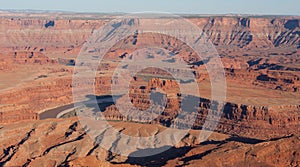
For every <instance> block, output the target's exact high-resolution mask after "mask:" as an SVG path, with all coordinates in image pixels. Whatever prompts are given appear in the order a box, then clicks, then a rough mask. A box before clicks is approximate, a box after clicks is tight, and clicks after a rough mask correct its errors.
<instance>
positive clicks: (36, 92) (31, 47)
mask: <svg viewBox="0 0 300 167" xmlns="http://www.w3.org/2000/svg"><path fill="white" fill-rule="evenodd" d="M52 18H53V17H50V16H43V17H26V16H13V15H11V16H5V17H1V18H0V41H1V45H0V47H1V48H0V49H1V53H0V54H1V55H0V60H1V61H0V73H1V74H5V73H7V72H14V70H15V71H18V70H19V71H22V70H26V69H29V68H31V69H35V71H39V72H40V71H45V73H46V74H47V75H45V74H36V76H35V77H34V79H32V78H31V80H34V82H29V83H26V84H23V85H18V86H17V89H14V87H12V85H13V84H11V85H9V88H10V89H8V90H3V91H1V93H0V104H1V105H0V110H1V112H3V113H5V112H10V113H14V114H17V115H21V116H19V117H17V118H11V119H6V120H3V119H2V120H1V121H0V122H15V121H18V120H24V119H25V120H26V119H28V117H27V116H26V114H27V113H37V112H41V111H43V110H46V109H48V108H53V107H57V106H62V105H66V104H69V103H71V102H72V78H71V75H72V71H73V69H72V66H73V65H74V64H76V60H75V58H76V56H77V54H78V53H79V51H80V49H81V47H82V45H83V44H84V42H86V41H87V39H88V37H89V36H90V35H91V33H92V32H93V31H94V30H95V29H98V28H100V27H101V26H102V25H104V24H105V23H107V22H108V21H109V20H110V19H111V18H102V19H99V20H93V19H82V18H81V19H72V18H66V17H58V18H55V19H54V18H53V19H52ZM189 21H191V22H193V23H195V24H196V25H197V26H199V28H203V30H204V32H205V33H206V35H207V36H208V37H209V39H210V40H211V41H212V43H214V44H215V45H216V49H217V50H218V52H219V54H220V56H221V58H222V62H223V65H224V67H225V68H226V69H225V71H226V77H227V78H226V79H227V82H228V83H231V82H238V84H242V85H246V86H249V87H251V88H253V87H254V88H265V89H268V90H272V91H273V90H274V91H284V92H288V93H298V92H299V91H300V83H299V82H300V79H299V71H300V69H299V67H298V65H299V63H300V62H299V39H300V38H299V18H297V17H276V18H272V17H266V18H258V17H244V18H243V17H205V18H189ZM149 43H150V44H160V45H162V47H164V48H165V49H167V50H169V51H171V52H173V53H174V54H176V55H180V56H182V57H183V59H184V60H185V61H186V62H189V63H191V64H193V65H192V69H193V70H195V74H196V77H197V79H198V82H199V83H201V84H202V81H205V80H209V76H208V75H207V73H205V72H202V71H201V70H203V69H205V68H204V67H203V66H204V65H205V61H209V60H198V59H196V58H195V53H194V52H193V51H192V50H191V49H190V48H189V47H187V46H186V45H182V43H180V42H178V41H176V40H175V39H173V38H168V37H165V36H162V35H156V36H155V35H151V34H137V35H135V36H131V37H128V38H127V39H124V41H121V42H120V43H119V44H117V45H116V46H115V47H116V48H113V49H111V52H109V53H108V54H107V55H106V56H107V59H108V60H116V62H120V61H121V60H122V57H124V56H126V55H127V56H128V55H129V54H130V53H131V52H133V51H135V50H137V49H140V48H143V47H145V45H146V44H149ZM119 46H120V47H119ZM126 53H127V54H126ZM116 62H112V61H111V62H109V61H108V62H105V63H103V64H101V65H100V66H99V69H98V72H99V73H98V74H99V75H98V76H97V78H96V83H95V86H96V90H95V91H96V92H95V94H96V95H103V94H106V93H109V91H110V84H111V82H112V81H111V76H112V75H111V73H112V70H113V69H114V68H115V67H116ZM66 65H67V66H66ZM146 73H148V74H162V73H161V71H155V70H150V71H146ZM20 82H21V83H23V81H20ZM85 84H88V83H85ZM158 84H162V83H160V81H158V82H153V83H150V85H149V88H151V87H152V88H153V87H160V88H161V86H159V85H158ZM168 84H170V85H169V86H164V87H162V88H163V89H165V90H169V93H173V92H176V90H174V87H175V88H176V85H174V84H171V83H167V85H168ZM82 86H84V85H82ZM145 86H148V85H145ZM200 87H201V86H200ZM138 88H139V87H138ZM172 89H173V90H172ZM134 91H137V92H136V95H134V94H132V96H131V98H132V102H133V103H134V104H135V105H136V106H137V107H140V109H145V108H147V107H148V104H147V103H149V101H147V99H144V98H145V97H146V96H144V95H143V93H142V92H143V91H144V90H140V89H136V88H135V90H134ZM139 96H140V97H139ZM174 96H175V97H176V98H174ZM291 96H292V95H291ZM293 96H294V98H297V97H298V96H296V95H294V94H293ZM279 98H284V96H280V97H279ZM203 99H205V98H203ZM168 101H169V102H168V106H169V109H168V112H166V113H164V114H165V115H164V116H162V117H161V118H158V120H156V122H159V123H163V124H166V123H167V120H169V121H170V120H172V119H173V118H174V117H175V116H176V114H177V111H176V110H177V109H178V106H179V99H177V95H176V94H175V95H174V94H173V95H172V98H169V99H168ZM205 101H206V100H205ZM199 106H200V108H199V113H203V115H202V116H201V114H200V115H199V119H198V123H197V124H198V125H196V126H195V127H196V128H197V127H198V126H199V127H200V126H201V124H203V122H202V121H203V120H202V119H203V118H204V117H205V116H206V113H207V107H203V106H209V102H205V103H203V104H199ZM285 107H287V109H286V111H280V110H279V109H270V108H269V107H267V106H265V107H258V106H255V105H244V104H243V103H241V104H236V103H235V102H234V101H231V102H228V104H227V106H226V110H225V112H224V116H223V118H222V120H221V122H222V126H221V127H218V130H219V131H222V132H226V133H240V134H242V133H244V132H243V131H244V129H245V127H249V129H250V130H249V132H248V133H249V134H251V133H257V134H263V133H261V131H260V129H261V128H257V127H263V126H266V129H271V128H275V129H276V128H278V129H279V130H278V134H279V133H284V134H288V133H290V132H292V131H293V130H292V129H293V128H295V126H298V124H297V123H296V122H297V121H299V118H297V114H298V113H299V107H298V106H297V105H294V106H293V107H291V109H289V107H288V105H283V108H285ZM108 109H109V108H108ZM108 109H107V110H108ZM110 109H111V110H112V111H111V112H114V113H117V112H116V111H115V109H114V107H113V106H110ZM286 112H287V114H282V113H286ZM281 115H283V116H281ZM107 116H108V117H110V118H112V119H115V118H114V117H115V115H114V114H111V113H109V112H108V113H107ZM31 118H34V119H35V118H37V117H30V119H31ZM249 122H253V123H249ZM233 123H237V124H238V125H236V126H235V127H232V126H231V124H233ZM256 125H257V126H256ZM280 126H282V127H280ZM243 128H244V129H243ZM245 131H247V130H245ZM276 133H277V132H276ZM274 135H276V134H274Z"/></svg>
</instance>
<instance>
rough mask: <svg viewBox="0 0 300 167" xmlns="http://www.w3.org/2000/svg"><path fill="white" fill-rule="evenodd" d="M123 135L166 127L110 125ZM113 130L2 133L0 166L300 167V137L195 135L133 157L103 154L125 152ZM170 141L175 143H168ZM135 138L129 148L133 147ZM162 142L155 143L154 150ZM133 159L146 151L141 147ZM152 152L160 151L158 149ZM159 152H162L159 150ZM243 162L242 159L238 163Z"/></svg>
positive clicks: (68, 122)
mask: <svg viewBox="0 0 300 167" xmlns="http://www.w3.org/2000/svg"><path fill="white" fill-rule="evenodd" d="M110 124H111V125H112V127H113V128H115V129H117V130H119V131H120V133H124V134H130V135H132V136H136V137H141V136H147V135H149V134H155V133H159V132H161V131H163V130H164V127H162V126H158V125H141V124H134V123H116V122H111V123H110ZM112 127H111V128H109V129H106V131H103V132H102V133H99V137H97V139H91V138H90V137H89V136H88V134H86V131H85V130H84V129H83V128H82V126H81V125H80V123H79V122H78V120H76V119H64V120H62V119H55V120H45V121H32V122H23V123H18V124H11V125H5V126H3V127H1V128H0V135H1V136H5V137H1V138H0V143H1V144H0V150H1V151H0V165H1V166H60V165H61V166H140V165H143V166H145V165H147V166H176V165H189V166H198V165H199V164H203V165H204V166H298V165H299V163H300V156H299V149H300V148H299V146H300V140H299V137H298V136H294V135H291V136H284V137H282V138H274V139H270V140H256V139H252V138H238V137H235V136H228V135H222V134H217V133H213V134H212V135H211V136H210V138H209V141H206V142H202V143H200V142H199V131H190V132H189V134H188V135H186V137H185V138H183V139H182V140H181V142H179V144H178V145H176V146H174V147H171V148H170V149H169V150H167V151H166V152H164V153H161V154H158V155H155V156H149V157H142V158H134V157H127V156H121V155H119V154H115V153H114V152H111V151H108V150H105V149H103V148H102V147H101V146H102V145H110V144H111V150H118V147H122V139H120V138H118V137H117V136H118V135H116V137H113V136H112V134H111V129H112ZM165 140H172V139H171V138H165ZM130 141H131V140H130V139H129V141H128V143H130ZM155 144H157V143H153V145H155ZM131 148H132V154H135V155H136V154H138V153H139V152H143V150H140V149H139V148H138V143H134V144H133V145H132V147H131ZM153 148H156V147H155V146H154V147H153ZM158 149H159V148H158ZM236 157H240V158H236Z"/></svg>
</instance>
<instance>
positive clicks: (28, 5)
mask: <svg viewBox="0 0 300 167" xmlns="http://www.w3.org/2000/svg"><path fill="white" fill-rule="evenodd" d="M0 9H35V10H65V11H77V12H104V13H106V12H143V11H159V12H170V13H197V14H227V13H235V14H237V13H239V14H277V15H281V14H284V15H300V0H247V1H245V0H48V1H43V0H1V1H0Z"/></svg>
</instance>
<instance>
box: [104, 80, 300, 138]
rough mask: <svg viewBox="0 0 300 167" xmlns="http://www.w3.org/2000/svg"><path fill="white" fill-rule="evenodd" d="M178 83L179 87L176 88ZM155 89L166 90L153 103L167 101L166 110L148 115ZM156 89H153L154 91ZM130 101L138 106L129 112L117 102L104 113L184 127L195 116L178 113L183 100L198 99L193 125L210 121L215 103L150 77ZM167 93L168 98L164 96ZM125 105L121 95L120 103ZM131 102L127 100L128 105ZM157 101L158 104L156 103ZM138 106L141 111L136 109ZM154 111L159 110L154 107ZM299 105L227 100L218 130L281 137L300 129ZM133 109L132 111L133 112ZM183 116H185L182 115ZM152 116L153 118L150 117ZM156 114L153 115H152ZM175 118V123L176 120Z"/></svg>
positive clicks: (132, 92)
mask: <svg viewBox="0 0 300 167" xmlns="http://www.w3.org/2000/svg"><path fill="white" fill-rule="evenodd" d="M176 87H177V89H176ZM156 89H158V90H159V89H161V90H163V92H164V93H160V94H161V96H157V95H156V97H155V98H154V99H153V97H152V103H158V104H162V105H163V104H164V102H163V101H165V102H166V104H165V107H166V108H165V109H164V111H163V112H162V113H161V114H160V115H158V117H156V114H154V116H153V115H149V113H148V111H147V109H149V108H150V106H151V100H150V99H151V96H153V94H152V95H150V94H151V92H152V91H153V90H156ZM152 93H153V92H152ZM129 97H130V99H131V103H132V104H133V105H134V107H135V108H136V109H131V110H130V111H129V113H126V114H125V113H122V114H121V113H120V112H119V110H118V108H117V107H115V106H114V105H111V106H108V107H107V108H106V109H105V111H104V113H103V115H104V116H105V118H106V119H108V120H119V121H137V122H144V123H159V124H162V125H164V126H171V125H172V127H173V126H174V127H177V128H181V127H185V126H187V127H188V126H189V124H190V121H192V120H193V117H192V116H191V115H189V114H188V115H185V114H183V117H184V118H180V119H179V120H176V118H178V117H179V114H180V112H183V113H184V112H189V111H184V108H182V106H181V104H182V103H183V101H185V100H191V99H190V98H193V99H197V102H199V103H198V105H197V106H196V107H197V108H196V110H197V113H198V114H197V117H196V119H195V123H194V124H193V126H192V128H193V129H202V127H203V125H204V123H205V121H209V120H210V118H208V117H207V116H208V113H209V112H210V111H209V109H210V107H211V106H212V103H211V101H210V100H208V99H204V98H197V97H192V96H185V95H183V94H181V93H180V90H179V87H178V85H177V82H175V81H172V80H162V79H151V80H149V83H148V85H147V86H141V87H138V88H134V87H133V88H132V90H130V93H129ZM163 97H166V99H163ZM118 102H119V103H121V104H122V105H125V104H127V103H125V102H123V101H122V98H121V99H119V101H117V103H118ZM129 105H131V104H128V106H129ZM156 105H157V104H156ZM135 110H138V111H135ZM153 111H156V110H155V109H154V110H153ZM299 111H300V106H299V105H290V106H280V107H258V106H251V105H243V104H235V103H229V102H228V103H226V104H225V106H224V111H223V113H222V116H221V119H220V121H219V125H218V127H217V128H216V131H218V132H221V133H227V134H236V135H240V136H246V137H251V136H252V137H253V136H255V137H256V138H260V139H268V138H275V137H281V136H282V135H289V134H298V133H299V132H298V129H299V121H300V119H299ZM130 112H132V113H133V114H131V113H130ZM124 114H125V115H124ZM181 117H182V116H181ZM151 118H152V119H151ZM153 118H154V119H153ZM175 120H176V123H175Z"/></svg>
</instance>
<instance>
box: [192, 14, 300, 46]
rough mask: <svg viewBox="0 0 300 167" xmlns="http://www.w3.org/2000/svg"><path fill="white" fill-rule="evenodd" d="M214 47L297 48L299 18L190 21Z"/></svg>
mask: <svg viewBox="0 0 300 167" xmlns="http://www.w3.org/2000/svg"><path fill="white" fill-rule="evenodd" d="M192 22H194V23H196V24H197V25H198V26H199V27H201V28H203V29H204V31H205V32H207V34H208V36H209V38H210V39H211V40H212V42H213V43H214V44H215V45H221V46H222V45H236V46H239V47H241V48H242V47H256V48H269V47H278V46H296V47H299V18H281V19H280V18H279V19H278V18H277V19H276V18H243V17H216V18H213V17H212V18H206V19H200V20H198V19H192Z"/></svg>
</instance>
